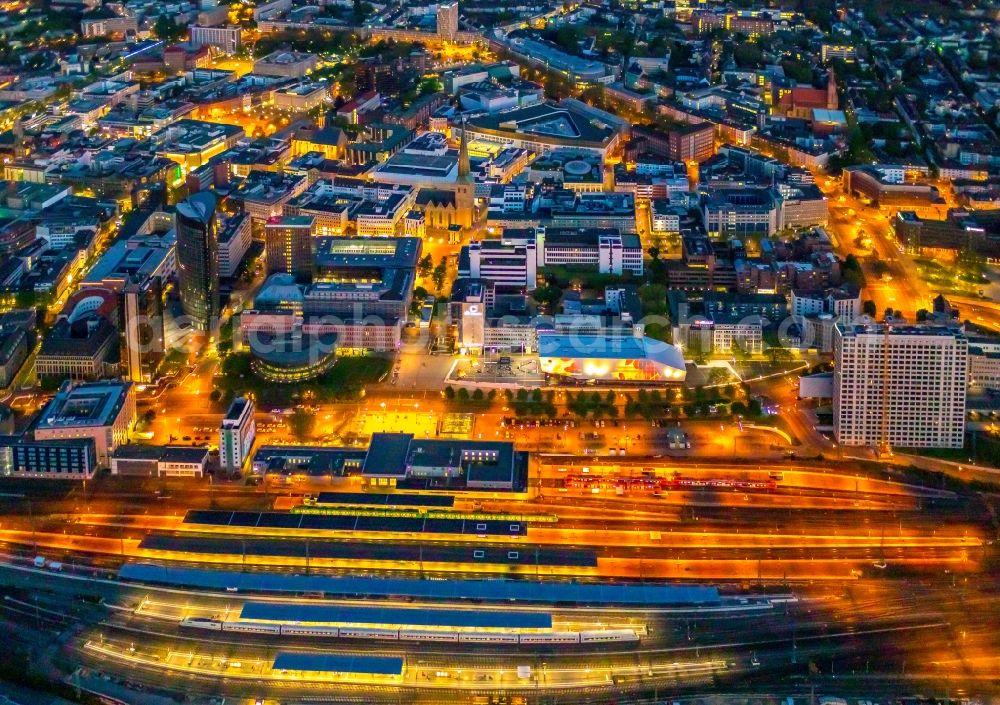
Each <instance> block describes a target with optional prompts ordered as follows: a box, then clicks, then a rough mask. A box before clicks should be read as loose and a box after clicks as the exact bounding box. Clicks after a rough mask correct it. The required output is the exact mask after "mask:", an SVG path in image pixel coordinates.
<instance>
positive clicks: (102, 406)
mask: <svg viewBox="0 0 1000 705" xmlns="http://www.w3.org/2000/svg"><path fill="white" fill-rule="evenodd" d="M135 418H136V417H135V388H134V387H133V386H132V383H131V382H114V381H107V382H84V383H80V384H74V383H73V382H70V381H66V382H64V383H63V385H62V386H61V387H60V388H59V391H58V392H57V393H56V395H55V396H54V397H53V398H52V401H50V402H49V403H48V404H47V405H46V407H45V408H44V409H43V410H42V411H41V413H40V414H39V415H38V417H37V418H36V419H35V421H34V422H33V423H32V425H31V426H30V429H29V430H30V433H31V434H32V436H33V438H34V440H35V441H57V440H67V439H80V438H89V439H92V440H93V442H94V449H95V451H96V457H97V464H98V466H100V467H110V463H111V453H112V452H113V451H114V450H115V448H117V447H118V446H119V445H122V444H123V443H127V442H128V439H129V436H130V435H131V433H132V430H133V429H134V427H135Z"/></svg>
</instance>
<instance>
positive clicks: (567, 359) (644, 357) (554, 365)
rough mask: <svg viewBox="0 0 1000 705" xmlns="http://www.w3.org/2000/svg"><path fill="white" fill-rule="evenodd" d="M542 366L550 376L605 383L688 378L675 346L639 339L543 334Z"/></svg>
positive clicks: (650, 339) (540, 357)
mask: <svg viewBox="0 0 1000 705" xmlns="http://www.w3.org/2000/svg"><path fill="white" fill-rule="evenodd" d="M538 358H539V364H540V367H541V369H542V372H544V373H545V374H546V375H549V376H550V377H553V378H556V379H558V378H567V379H574V380H590V379H594V380H597V381H599V382H602V383H630V382H631V383H636V382H667V383H680V382H683V381H684V378H685V376H686V375H687V371H686V367H685V365H684V356H683V355H682V354H681V352H680V350H679V349H678V348H676V347H675V346H673V345H671V344H669V343H664V342H662V341H660V340H655V339H653V338H646V337H635V336H631V335H628V336H614V337H608V336H603V335H587V334H577V333H573V334H570V335H565V334H558V333H552V334H539V336H538Z"/></svg>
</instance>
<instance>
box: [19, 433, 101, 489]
mask: <svg viewBox="0 0 1000 705" xmlns="http://www.w3.org/2000/svg"><path fill="white" fill-rule="evenodd" d="M97 469H98V464H97V453H96V451H95V444H94V439H92V438H75V439H66V440H45V441H34V440H32V438H31V434H30V433H26V434H24V435H22V436H0V477H25V478H35V479H47V480H89V479H90V478H92V477H93V476H94V473H95V472H96V471H97Z"/></svg>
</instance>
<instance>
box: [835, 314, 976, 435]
mask: <svg viewBox="0 0 1000 705" xmlns="http://www.w3.org/2000/svg"><path fill="white" fill-rule="evenodd" d="M968 356H969V342H968V340H967V338H966V337H965V334H964V333H962V332H961V331H960V330H958V329H954V328H945V327H934V326H905V325H904V326H889V327H888V328H886V326H884V325H847V326H840V325H838V326H837V328H836V331H835V332H834V363H835V364H834V370H833V432H834V435H835V436H836V439H837V442H838V443H841V444H842V445H846V446H874V447H881V448H888V447H902V448H961V447H962V446H963V445H964V443H965V394H966V384H967V374H968V373H967V366H968Z"/></svg>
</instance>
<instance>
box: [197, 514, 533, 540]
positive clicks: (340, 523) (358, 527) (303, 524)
mask: <svg viewBox="0 0 1000 705" xmlns="http://www.w3.org/2000/svg"><path fill="white" fill-rule="evenodd" d="M184 523H185V524H197V525H201V526H206V527H210V526H228V527H243V528H256V529H308V530H315V531H351V532H372V533H386V532H396V533H430V534H465V535H473V536H508V537H509V536H524V535H525V534H526V533H527V530H528V525H527V524H526V523H525V522H523V521H500V520H496V519H492V520H479V521H476V520H473V519H439V518H434V519H431V518H422V517H381V516H378V517H367V516H327V515H324V514H304V513H303V514H290V513H285V512H225V511H213V510H198V509H196V510H192V511H189V512H188V513H187V514H186V515H184Z"/></svg>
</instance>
